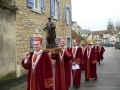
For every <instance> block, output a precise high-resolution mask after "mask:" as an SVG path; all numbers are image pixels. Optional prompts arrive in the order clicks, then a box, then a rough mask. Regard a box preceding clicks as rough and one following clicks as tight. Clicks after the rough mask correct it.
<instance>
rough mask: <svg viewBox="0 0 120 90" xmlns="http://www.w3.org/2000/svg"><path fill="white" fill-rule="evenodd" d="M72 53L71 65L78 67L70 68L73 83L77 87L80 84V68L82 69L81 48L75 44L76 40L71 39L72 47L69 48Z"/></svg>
mask: <svg viewBox="0 0 120 90" xmlns="http://www.w3.org/2000/svg"><path fill="white" fill-rule="evenodd" d="M71 52H72V54H73V58H72V67H74V66H75V65H78V67H79V68H75V69H73V68H72V76H73V85H74V87H75V88H79V87H80V85H81V70H82V49H81V48H80V47H78V46H77V40H76V39H74V40H73V47H72V48H71Z"/></svg>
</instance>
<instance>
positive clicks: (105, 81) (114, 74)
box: [70, 47, 120, 90]
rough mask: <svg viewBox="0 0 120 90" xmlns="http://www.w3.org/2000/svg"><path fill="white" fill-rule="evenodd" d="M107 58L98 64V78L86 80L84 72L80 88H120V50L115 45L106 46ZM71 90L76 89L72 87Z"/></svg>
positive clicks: (100, 89) (110, 89) (102, 89)
mask: <svg viewBox="0 0 120 90" xmlns="http://www.w3.org/2000/svg"><path fill="white" fill-rule="evenodd" d="M105 49H106V52H105V54H104V57H105V59H104V60H103V61H102V62H101V64H100V65H97V69H98V70H97V72H98V80H97V81H94V80H91V81H89V82H85V81H84V73H82V81H81V83H82V85H81V87H80V88H79V89H78V90H120V50H116V49H114V47H105ZM70 90H76V89H74V87H71V88H70Z"/></svg>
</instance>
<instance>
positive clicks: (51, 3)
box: [50, 0, 55, 16]
mask: <svg viewBox="0 0 120 90" xmlns="http://www.w3.org/2000/svg"><path fill="white" fill-rule="evenodd" d="M54 14H55V1H54V0H50V16H54Z"/></svg>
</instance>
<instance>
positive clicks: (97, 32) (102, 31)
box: [91, 30, 107, 35]
mask: <svg viewBox="0 0 120 90" xmlns="http://www.w3.org/2000/svg"><path fill="white" fill-rule="evenodd" d="M106 32H107V30H100V31H91V33H92V35H103V34H105V33H106Z"/></svg>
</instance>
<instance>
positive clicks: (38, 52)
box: [22, 37, 105, 90]
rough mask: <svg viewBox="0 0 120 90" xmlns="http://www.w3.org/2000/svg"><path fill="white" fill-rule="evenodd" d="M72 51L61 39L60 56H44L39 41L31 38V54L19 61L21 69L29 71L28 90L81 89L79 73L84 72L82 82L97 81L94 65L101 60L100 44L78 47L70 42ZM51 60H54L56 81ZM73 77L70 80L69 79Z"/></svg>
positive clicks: (74, 42)
mask: <svg viewBox="0 0 120 90" xmlns="http://www.w3.org/2000/svg"><path fill="white" fill-rule="evenodd" d="M72 43H73V46H72V47H71V48H68V47H66V41H65V39H64V38H60V48H61V52H59V53H56V52H54V51H52V52H50V53H46V52H43V50H42V39H41V38H40V37H34V41H33V49H34V52H31V53H30V52H26V54H25V57H24V59H23V60H22V66H23V68H25V69H27V70H28V77H27V90H53V87H55V90H69V87H70V86H71V83H73V86H74V87H75V88H79V87H80V86H81V73H82V71H84V73H85V74H84V75H85V81H89V80H90V79H95V80H97V79H98V77H97V67H96V65H97V63H98V64H100V61H102V60H103V59H104V57H103V54H104V52H105V49H104V47H103V46H102V45H100V44H95V46H94V47H91V46H90V44H82V47H80V46H78V43H77V40H76V39H74V40H73V41H72ZM51 60H55V61H56V62H55V81H54V80H53V70H52V64H51ZM71 77H72V78H71Z"/></svg>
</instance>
